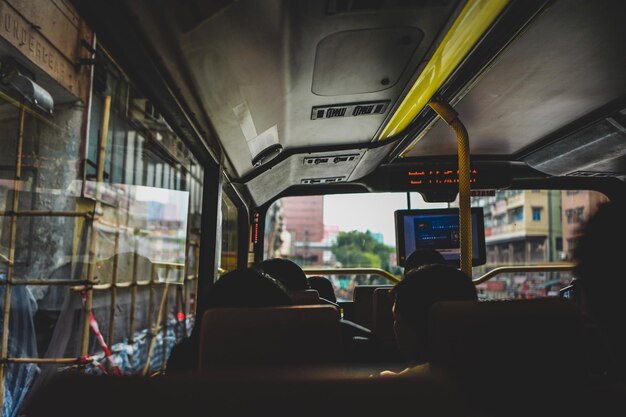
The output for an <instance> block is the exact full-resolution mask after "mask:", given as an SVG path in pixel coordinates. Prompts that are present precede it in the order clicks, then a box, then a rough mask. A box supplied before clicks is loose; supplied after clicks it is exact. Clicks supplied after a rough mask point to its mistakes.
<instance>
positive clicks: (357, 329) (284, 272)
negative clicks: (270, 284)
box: [257, 258, 371, 359]
mask: <svg viewBox="0 0 626 417" xmlns="http://www.w3.org/2000/svg"><path fill="white" fill-rule="evenodd" d="M257 269H258V270H259V271H263V272H264V273H266V274H268V275H270V276H271V277H272V278H274V279H276V280H277V281H279V282H281V283H282V284H283V285H284V286H285V287H286V288H287V292H289V291H302V290H308V289H311V286H310V285H309V281H308V279H307V276H306V274H305V273H304V270H303V269H302V268H301V267H300V265H298V264H297V263H295V262H293V261H291V260H289V259H282V258H272V259H265V260H264V261H262V262H261V263H260V264H259V265H258V266H257ZM331 286H332V284H331ZM320 301H321V303H324V304H333V305H335V306H337V309H338V311H339V305H337V303H334V302H332V301H330V300H328V301H326V299H323V298H321V299H320ZM340 325H341V337H342V341H343V346H344V356H345V358H346V359H348V358H349V357H350V356H351V354H350V349H351V346H352V339H353V338H354V337H362V338H368V337H369V336H370V335H371V331H370V330H369V329H367V328H365V327H363V326H361V325H358V324H356V323H354V322H352V321H350V320H345V319H343V318H340Z"/></svg>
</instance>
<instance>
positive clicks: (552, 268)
mask: <svg viewBox="0 0 626 417" xmlns="http://www.w3.org/2000/svg"><path fill="white" fill-rule="evenodd" d="M574 266H575V264H573V263H569V262H563V263H558V262H554V263H549V264H541V265H515V266H513V265H512V266H499V267H497V268H494V269H492V270H491V271H489V272H487V273H485V274H483V275H481V276H480V277H478V278H476V279H474V280H473V282H474V285H478V284H482V283H483V282H485V281H489V280H490V279H491V278H493V277H494V276H496V275H499V274H504V273H507V272H556V271H572V270H573V269H574Z"/></svg>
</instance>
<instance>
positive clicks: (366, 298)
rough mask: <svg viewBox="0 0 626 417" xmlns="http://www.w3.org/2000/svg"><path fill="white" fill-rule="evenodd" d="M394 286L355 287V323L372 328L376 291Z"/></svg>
mask: <svg viewBox="0 0 626 417" xmlns="http://www.w3.org/2000/svg"><path fill="white" fill-rule="evenodd" d="M391 287H393V285H357V286H355V287H354V295H353V296H352V297H353V299H354V304H353V311H354V322H355V323H357V324H360V325H361V326H364V327H367V328H368V329H371V328H372V321H373V312H374V291H375V290H376V288H391Z"/></svg>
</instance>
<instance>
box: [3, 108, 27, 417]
mask: <svg viewBox="0 0 626 417" xmlns="http://www.w3.org/2000/svg"><path fill="white" fill-rule="evenodd" d="M24 118H25V110H24V108H22V107H21V108H20V115H19V124H18V135H17V147H16V149H15V177H14V179H13V194H12V195H13V201H12V202H11V203H12V208H13V210H12V211H13V212H16V211H18V208H19V203H20V191H19V187H18V185H19V182H20V180H21V177H22V150H23V148H24ZM16 237H17V217H16V216H11V225H10V236H9V256H8V261H9V262H8V266H7V274H6V281H7V283H11V281H12V280H13V273H14V263H15V246H16V242H15V240H16ZM10 311H11V285H5V286H4V312H3V315H2V349H0V360H1V361H2V362H1V363H0V417H2V414H3V413H2V408H3V407H2V406H3V404H4V387H5V381H4V377H5V373H6V363H5V362H4V361H6V360H7V358H8V352H9V319H10Z"/></svg>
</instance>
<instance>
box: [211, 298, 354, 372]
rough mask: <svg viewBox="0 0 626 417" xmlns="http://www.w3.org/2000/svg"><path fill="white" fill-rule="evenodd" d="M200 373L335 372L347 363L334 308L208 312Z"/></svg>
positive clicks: (324, 306)
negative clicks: (332, 368)
mask: <svg viewBox="0 0 626 417" xmlns="http://www.w3.org/2000/svg"><path fill="white" fill-rule="evenodd" d="M199 359H200V361H199V363H200V365H199V366H200V370H201V371H202V370H210V369H232V368H265V367H309V366H326V365H328V366H330V365H337V364H340V363H341V362H342V359H343V358H342V350H341V338H340V328H339V320H338V319H337V310H336V309H335V308H334V307H333V306H330V305H312V306H289V307H271V308H219V309H209V310H207V311H206V312H205V313H204V316H203V317H202V329H201V335H200V358H199Z"/></svg>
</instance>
